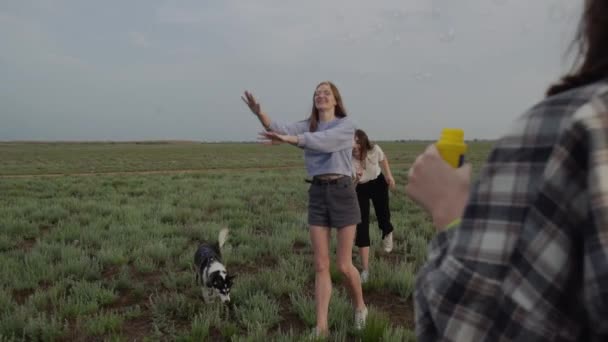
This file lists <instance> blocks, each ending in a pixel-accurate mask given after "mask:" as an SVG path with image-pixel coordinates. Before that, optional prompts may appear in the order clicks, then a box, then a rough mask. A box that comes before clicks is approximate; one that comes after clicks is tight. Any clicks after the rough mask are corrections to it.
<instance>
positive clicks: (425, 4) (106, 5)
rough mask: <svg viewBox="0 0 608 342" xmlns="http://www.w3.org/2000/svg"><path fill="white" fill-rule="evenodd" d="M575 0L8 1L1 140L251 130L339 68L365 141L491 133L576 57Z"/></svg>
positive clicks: (286, 110)
mask: <svg viewBox="0 0 608 342" xmlns="http://www.w3.org/2000/svg"><path fill="white" fill-rule="evenodd" d="M582 2H583V1H582V0H458V1H455V0H373V1H372V0H305V1H304V0H297V1H296V0H188V1H164V0H137V1H129V0H120V1H118V0H116V1H114V0H112V1H109V0H105V1H85V0H56V1H54V0H38V1H34V0H2V1H0V140H140V139H188V140H204V141H218V140H254V139H255V138H256V133H257V132H258V130H259V124H258V123H257V120H256V119H255V117H254V116H253V115H251V114H250V113H249V112H248V110H247V108H246V107H245V105H244V104H243V103H242V101H241V100H240V95H241V93H242V91H243V90H245V89H249V90H251V91H252V92H253V93H254V94H255V95H256V96H257V97H258V99H259V100H260V101H261V103H262V106H263V108H264V109H265V111H266V112H267V113H268V114H269V115H270V116H271V118H273V119H275V120H277V121H287V122H289V121H295V120H300V119H303V118H305V117H307V116H308V115H309V113H310V108H311V105H312V93H313V91H314V87H315V86H316V85H317V83H319V82H320V81H323V80H332V81H334V83H335V84H336V85H337V86H338V88H339V89H340V90H341V92H342V96H343V98H344V101H345V105H346V108H347V110H348V112H349V115H351V116H352V117H353V118H354V120H355V122H356V123H357V125H358V126H359V127H360V128H362V129H365V130H367V131H368V134H369V135H370V137H371V138H372V139H375V140H382V139H425V138H430V139H432V138H436V137H437V136H438V135H439V132H440V130H441V128H442V127H448V126H458V127H462V128H463V129H465V134H466V136H467V138H496V137H498V136H500V135H501V134H502V133H504V132H505V130H506V128H507V127H508V125H509V124H510V123H511V122H512V121H513V120H514V119H515V118H516V117H517V116H519V115H521V114H522V113H523V111H524V110H525V109H527V108H528V107H530V106H531V105H533V104H534V103H535V102H537V101H538V100H540V99H541V98H542V96H543V93H544V91H545V89H546V87H547V86H548V85H549V84H550V83H551V82H552V81H554V80H556V79H557V78H558V77H559V76H560V75H561V74H563V73H564V72H566V71H567V70H569V68H570V64H571V63H570V62H569V59H568V58H567V55H566V54H565V53H566V50H567V47H568V45H569V43H570V41H571V39H572V38H573V35H574V31H575V26H576V23H577V21H578V16H579V11H580V7H581V3H582Z"/></svg>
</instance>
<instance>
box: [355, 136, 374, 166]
mask: <svg viewBox="0 0 608 342" xmlns="http://www.w3.org/2000/svg"><path fill="white" fill-rule="evenodd" d="M355 139H356V140H357V143H358V144H359V161H364V160H365V158H367V152H369V151H371V150H372V148H374V144H373V143H372V142H371V141H369V138H368V137H367V133H365V131H363V130H362V129H357V130H355ZM361 165H362V166H363V167H365V163H361Z"/></svg>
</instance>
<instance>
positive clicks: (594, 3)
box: [547, 0, 608, 96]
mask: <svg viewBox="0 0 608 342" xmlns="http://www.w3.org/2000/svg"><path fill="white" fill-rule="evenodd" d="M572 43H573V45H572V46H576V47H577V56H576V59H575V67H576V66H577V65H578V68H576V69H575V71H573V72H571V73H570V74H569V75H566V76H564V77H563V78H562V79H561V80H560V82H558V83H557V84H554V85H553V86H551V87H550V88H549V90H547V96H551V95H555V94H558V93H561V92H564V91H566V90H570V89H572V88H576V87H580V86H584V85H587V84H591V83H594V82H597V81H599V80H602V79H604V78H607V77H608V1H606V0H586V1H585V9H584V12H583V16H582V17H581V19H580V22H579V24H578V29H577V33H576V38H575V39H574V41H573V42H572ZM573 69H574V68H573Z"/></svg>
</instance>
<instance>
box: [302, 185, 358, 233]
mask: <svg viewBox="0 0 608 342" xmlns="http://www.w3.org/2000/svg"><path fill="white" fill-rule="evenodd" d="M360 222H361V211H360V209H359V201H358V200H357V192H356V191H355V184H354V183H353V180H352V178H351V177H348V176H344V177H341V178H338V179H333V180H319V179H316V178H314V179H313V181H312V184H311V185H310V188H309V189H308V224H309V225H313V226H323V227H334V228H343V227H346V226H350V225H355V224H358V223H360Z"/></svg>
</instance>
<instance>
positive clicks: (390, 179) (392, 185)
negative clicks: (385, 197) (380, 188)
mask: <svg viewBox="0 0 608 342" xmlns="http://www.w3.org/2000/svg"><path fill="white" fill-rule="evenodd" d="M385 180H386V184H388V187H389V188H390V189H391V190H395V178H393V175H388V176H386V177H385Z"/></svg>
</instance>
